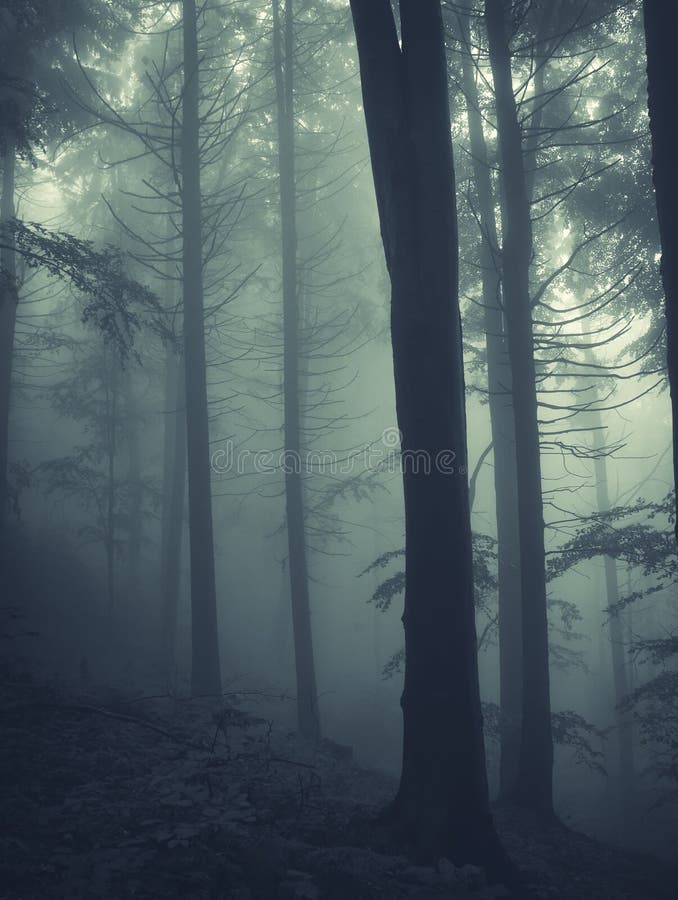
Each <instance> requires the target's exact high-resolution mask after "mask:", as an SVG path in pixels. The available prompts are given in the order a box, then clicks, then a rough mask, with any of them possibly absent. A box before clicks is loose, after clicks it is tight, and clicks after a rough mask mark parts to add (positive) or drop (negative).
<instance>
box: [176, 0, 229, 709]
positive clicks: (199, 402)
mask: <svg viewBox="0 0 678 900" xmlns="http://www.w3.org/2000/svg"><path fill="white" fill-rule="evenodd" d="M196 19H197V16H196V8H195V0H183V38H184V90H183V123H182V129H181V175H182V185H181V188H182V190H181V201H182V204H181V207H182V235H183V293H184V357H185V380H186V437H187V462H188V520H189V535H190V542H189V543H190V556H191V624H192V632H191V649H192V675H191V690H192V692H193V694H194V695H198V694H218V693H219V692H220V691H221V670H220V663H219V637H218V632H217V594H216V583H215V574H214V536H213V528H212V494H211V486H210V475H211V468H210V449H209V422H208V415H207V375H206V364H205V324H204V310H203V286H202V233H201V196H200V134H199V131H200V118H199V101H200V85H199V64H198V36H197V21H196Z"/></svg>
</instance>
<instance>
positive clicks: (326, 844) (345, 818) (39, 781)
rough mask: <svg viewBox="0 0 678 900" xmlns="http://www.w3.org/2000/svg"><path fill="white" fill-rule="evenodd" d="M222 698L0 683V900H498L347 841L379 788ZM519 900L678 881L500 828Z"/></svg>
mask: <svg viewBox="0 0 678 900" xmlns="http://www.w3.org/2000/svg"><path fill="white" fill-rule="evenodd" d="M238 699H239V698H238V696H231V697H226V698H224V700H223V701H222V702H221V703H220V705H219V707H218V708H217V707H215V705H214V704H213V703H212V704H208V703H207V702H204V703H201V702H197V701H191V702H187V701H184V702H181V701H176V700H172V699H155V700H152V699H142V698H138V697H137V698H125V697H123V696H120V695H117V696H116V695H114V694H113V693H112V692H110V691H104V690H103V689H99V690H93V689H88V690H85V689H84V688H82V689H77V690H76V689H73V688H71V689H68V690H66V689H64V688H61V689H57V688H55V687H54V686H47V685H44V684H40V683H37V682H34V681H33V680H31V679H30V678H29V677H27V676H24V677H21V678H20V677H18V676H16V674H10V673H8V672H7V671H4V672H2V673H0V727H1V728H2V739H1V742H0V796H1V801H0V900H9V898H12V900H17V898H22V900H33V898H35V900H43V898H44V900H48V898H64V900H65V898H68V900H76V898H97V897H105V898H112V900H118V898H119V900H123V898H128V897H141V898H158V897H160V898H172V897H181V898H188V900H190V898H211V900H221V898H223V900H226V898H228V900H400V898H409V897H416V898H424V900H425V898H430V900H433V898H441V900H442V898H463V897H466V898H476V900H490V898H492V897H502V896H504V897H507V896H508V892H507V891H506V890H505V889H503V888H502V887H497V886H492V887H488V886H487V885H486V884H485V880H484V876H483V873H482V872H481V871H480V870H478V869H475V868H473V867H465V868H463V869H459V868H455V867H454V866H453V865H452V864H451V863H449V862H446V861H444V860H443V861H441V862H440V863H439V864H438V866H436V867H435V868H433V867H432V868H428V867H424V866H416V865H413V864H412V863H411V862H410V861H408V860H407V859H405V858H404V857H402V856H394V855H389V854H387V853H384V852H378V851H377V850H376V849H375V848H374V845H372V846H371V847H370V846H368V843H367V841H364V840H363V841H361V840H360V839H359V838H358V835H360V834H361V833H362V834H366V833H367V832H368V831H369V829H365V828H363V829H362V830H361V828H360V827H357V826H356V824H355V823H356V822H360V821H365V820H366V818H368V817H369V816H370V815H373V814H374V811H375V810H376V809H378V808H379V807H380V806H382V805H383V804H384V802H385V801H386V800H387V799H388V797H389V796H392V793H393V789H394V785H393V781H392V779H389V778H388V777H386V776H382V775H379V774H378V773H375V772H371V771H368V770H365V769H363V768H360V767H358V766H356V765H355V764H354V763H353V761H352V760H351V759H350V755H349V754H348V753H347V752H346V751H345V748H342V747H341V746H340V745H336V744H333V743H332V742H329V741H327V742H323V743H322V744H321V746H320V747H311V746H310V745H308V744H307V743H305V742H303V741H301V740H300V739H299V738H298V737H297V736H296V735H294V734H291V733H289V732H286V731H284V730H283V729H280V728H277V727H274V726H273V725H272V724H271V723H270V722H268V721H265V720H263V719H261V718H257V717H256V715H252V714H251V713H246V712H244V711H243V710H242V709H241V707H240V706H239V705H237V701H238ZM497 824H498V827H499V830H500V832H501V836H502V839H503V841H504V844H505V846H506V848H507V850H508V851H509V853H510V855H511V857H512V859H513V860H514V862H515V863H516V864H517V866H518V868H519V869H520V871H521V872H522V874H523V877H524V882H525V886H524V888H523V887H521V888H518V889H517V890H516V892H514V893H513V894H511V896H512V897H514V898H516V900H523V898H528V897H541V898H553V900H594V898H595V900H622V898H624V900H678V869H672V868H671V867H670V866H669V865H667V864H666V863H662V862H660V861H659V860H656V859H653V858H650V857H647V856H641V855H634V854H631V853H628V852H625V851H621V850H619V849H616V848H613V847H610V846H606V845H604V844H601V843H598V842H596V841H594V840H592V839H591V838H588V837H585V836H583V835H580V834H576V833H574V832H570V831H567V830H565V829H563V828H559V827H557V826H555V827H553V828H544V827H543V826H541V825H537V824H535V823H531V822H530V821H529V820H526V819H525V818H524V817H521V816H519V815H518V814H516V813H515V812H514V813H511V812H508V811H503V812H501V811H500V812H498V813H497Z"/></svg>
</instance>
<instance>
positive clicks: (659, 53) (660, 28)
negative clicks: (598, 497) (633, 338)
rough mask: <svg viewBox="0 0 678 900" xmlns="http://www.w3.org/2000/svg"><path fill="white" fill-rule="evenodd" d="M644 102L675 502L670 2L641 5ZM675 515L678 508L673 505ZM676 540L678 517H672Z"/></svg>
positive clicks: (676, 312)
mask: <svg viewBox="0 0 678 900" xmlns="http://www.w3.org/2000/svg"><path fill="white" fill-rule="evenodd" d="M643 14H644V19H645V46H646V50H647V101H648V109H649V113H650V133H651V135H652V177H653V180H654V189H655V195H656V200H657V219H658V222H659V235H660V238H661V247H662V262H661V271H662V280H663V282H664V294H665V297H666V349H667V367H668V375H669V385H670V388H671V406H672V410H673V476H674V487H676V489H677V491H676V500H677V502H678V166H676V160H675V150H676V138H677V134H678V125H677V124H676V89H677V88H678V78H677V77H676V60H675V39H676V34H678V8H677V7H676V4H675V3H673V2H671V0H643ZM676 508H677V510H678V505H677V507H676ZM675 527H676V536H677V537H678V515H677V516H676V526H675Z"/></svg>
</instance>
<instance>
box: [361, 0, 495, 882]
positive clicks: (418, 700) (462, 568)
mask: <svg viewBox="0 0 678 900" xmlns="http://www.w3.org/2000/svg"><path fill="white" fill-rule="evenodd" d="M351 9H352V12H353V21H354V26H355V32H356V37H357V42H358V55H359V60H360V73H361V79H362V91H363V101H364V107H365V118H366V123H367V132H368V137H369V143H370V154H371V158H372V170H373V175H374V184H375V191H376V196H377V204H378V208H379V217H380V222H381V233H382V240H383V244H384V252H385V256H386V262H387V265H388V269H389V274H390V277H391V335H392V343H393V364H394V374H395V389H396V408H397V416H398V426H399V428H400V431H401V440H402V459H403V486H404V497H405V532H406V578H405V581H406V587H405V612H404V616H403V623H404V627H405V653H406V663H405V686H404V691H403V696H402V700H401V704H402V709H403V725H404V741H403V764H402V774H401V779H400V787H399V790H398V795H397V797H396V801H395V804H394V808H393V816H394V824H395V828H396V832H397V833H398V834H399V836H400V838H401V840H403V841H404V842H405V844H406V845H408V846H409V847H410V849H411V851H412V852H414V853H415V854H416V855H417V856H419V857H420V858H422V859H429V860H431V859H437V858H439V857H441V856H446V857H449V858H451V859H452V860H454V861H455V862H477V863H482V864H489V865H492V864H493V863H496V862H497V860H498V859H499V858H500V848H499V844H498V841H497V838H496V835H495V832H494V827H493V824H492V818H491V815H490V811H489V802H488V793H487V779H486V773H485V751H484V747H483V739H482V719H481V712H480V696H479V689H478V664H477V654H476V632H475V617H474V605H473V570H472V557H471V528H470V511H469V496H468V481H467V475H466V463H467V453H466V419H465V407H464V375H463V365H462V344H461V323H460V319H459V303H458V299H459V298H458V281H457V279H458V272H457V260H458V248H457V222H456V204H455V184H454V165H453V159H452V146H451V141H450V119H449V106H448V104H449V99H448V88H447V77H446V63H445V51H444V39H443V26H442V17H441V10H440V3H439V0H401V2H400V15H401V25H402V50H401V48H400V46H399V42H398V35H397V32H396V27H395V22H394V19H393V13H392V10H391V4H390V2H389V0H351ZM414 454H417V456H418V458H419V463H420V464H419V465H417V464H416V463H415V462H414V460H413V455H414ZM424 458H425V459H426V460H427V461H428V463H429V464H426V462H422V459H424Z"/></svg>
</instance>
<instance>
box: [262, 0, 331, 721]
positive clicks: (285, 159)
mask: <svg viewBox="0 0 678 900" xmlns="http://www.w3.org/2000/svg"><path fill="white" fill-rule="evenodd" d="M293 15H294V12H293V6H292V0H286V2H285V20H284V50H283V35H282V34H281V30H282V29H281V22H280V2H279V0H273V50H274V68H275V84H276V104H277V115H278V165H279V174H280V221H281V230H282V292H283V354H284V359H283V402H284V442H285V459H286V466H285V510H286V516H287V546H288V564H289V575H290V594H291V598H292V625H293V630H294V659H295V666H296V677H297V722H298V727H299V731H300V732H301V734H303V735H304V736H305V737H308V738H313V739H317V738H319V737H320V720H319V717H318V700H317V688H316V679H315V662H314V659H313V633H312V629H311V610H310V598H309V591H308V569H307V561H306V536H305V529H304V495H303V480H302V478H303V472H302V466H301V450H302V446H301V408H300V402H299V399H300V398H299V391H300V385H299V285H298V283H297V221H296V219H297V214H296V186H295V156H294V54H295V46H294V19H293Z"/></svg>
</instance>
